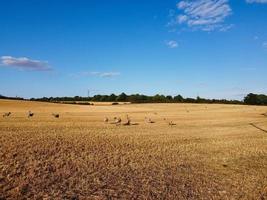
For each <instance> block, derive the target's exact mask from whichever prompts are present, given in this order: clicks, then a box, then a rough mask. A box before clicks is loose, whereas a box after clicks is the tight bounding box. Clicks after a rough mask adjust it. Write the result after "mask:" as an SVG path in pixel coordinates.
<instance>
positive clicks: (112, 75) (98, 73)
mask: <svg viewBox="0 0 267 200" xmlns="http://www.w3.org/2000/svg"><path fill="white" fill-rule="evenodd" d="M91 74H92V75H96V76H100V77H114V76H119V75H120V73H119V72H92V73H91Z"/></svg>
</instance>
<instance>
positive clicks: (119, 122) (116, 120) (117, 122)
mask: <svg viewBox="0 0 267 200" xmlns="http://www.w3.org/2000/svg"><path fill="white" fill-rule="evenodd" d="M11 114H12V113H11V112H7V113H4V114H3V117H4V118H5V117H9V116H10V115H11ZM33 116H34V113H33V112H31V111H29V112H28V118H31V117H33ZM52 116H53V117H55V118H59V114H58V113H52ZM163 120H164V121H165V122H166V123H167V124H168V125H169V126H175V125H176V124H175V123H174V122H173V121H170V120H167V119H166V118H163ZM104 123H110V124H115V125H117V126H119V125H123V126H131V125H138V123H133V122H132V121H131V119H130V117H129V116H128V115H126V122H122V120H121V118H120V117H114V118H113V120H110V119H109V118H108V117H105V118H104ZM145 123H149V124H153V123H156V122H155V121H154V120H152V119H151V118H148V117H145Z"/></svg>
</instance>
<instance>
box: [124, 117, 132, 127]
mask: <svg viewBox="0 0 267 200" xmlns="http://www.w3.org/2000/svg"><path fill="white" fill-rule="evenodd" d="M123 125H124V126H130V125H131V119H130V118H129V116H128V115H126V122H125V123H123Z"/></svg>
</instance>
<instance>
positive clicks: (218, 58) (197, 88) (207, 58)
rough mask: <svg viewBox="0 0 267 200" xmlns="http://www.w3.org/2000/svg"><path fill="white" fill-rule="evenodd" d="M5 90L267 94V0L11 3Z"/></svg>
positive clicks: (4, 11) (3, 53) (5, 0)
mask: <svg viewBox="0 0 267 200" xmlns="http://www.w3.org/2000/svg"><path fill="white" fill-rule="evenodd" d="M0 9H1V12H0V94H2V95H7V96H16V95H18V96H21V97H26V98H27V97H42V96H75V95H79V96H86V95H87V90H88V89H89V90H90V94H91V95H94V94H98V93H100V94H110V93H116V94H118V93H121V92H126V93H128V94H131V93H143V94H147V95H154V94H157V93H160V94H165V95H167V94H170V95H176V94H181V95H183V96H185V97H196V96H197V95H199V96H201V97H207V98H227V99H242V98H243V96H244V95H245V94H247V93H249V92H254V93H267V87H266V86H267V20H266V19H267V0H229V1H228V0H195V1H191V0H184V1H174V0H166V1H162V0H160V1H156V0H154V1H150V0H147V1H143V0H102V1H100V0H90V1H86V0H75V1H74V0H70V1H63V0H53V1H52V0H46V1H39V0H27V1H20V0H2V1H1V8H0Z"/></svg>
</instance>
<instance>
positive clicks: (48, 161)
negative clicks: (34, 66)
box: [0, 100, 267, 199]
mask: <svg viewBox="0 0 267 200" xmlns="http://www.w3.org/2000/svg"><path fill="white" fill-rule="evenodd" d="M0 111H1V115H3V114H4V113H8V112H11V114H10V115H9V116H6V117H4V116H3V117H2V116H1V118H0V198H2V199H24V198H29V199H43V198H44V199H266V198H267V133H266V130H267V116H266V115H264V114H265V113H267V107H263V106H262V107H260V106H243V105H215V104H210V105H208V104H127V105H101V106H96V105H94V106H85V105H84V106H81V105H65V104H53V103H41V102H30V101H9V100H1V101H0ZM28 111H31V112H33V113H34V116H33V117H31V118H28ZM52 113H58V114H59V116H60V117H59V118H55V117H53V115H52ZM126 115H128V116H129V118H130V119H131V122H132V123H134V124H135V125H130V126H123V125H115V124H111V123H110V122H111V121H112V120H113V118H114V117H120V118H121V119H122V122H124V121H125V120H126ZM105 117H106V118H108V119H109V122H104V118H105ZM145 117H147V118H150V119H151V120H153V122H154V123H147V122H146V121H145ZM164 118H165V119H166V120H164ZM110 120H111V121H110ZM168 121H172V122H173V123H175V125H173V126H170V125H169V124H168V123H167V122H168Z"/></svg>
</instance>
